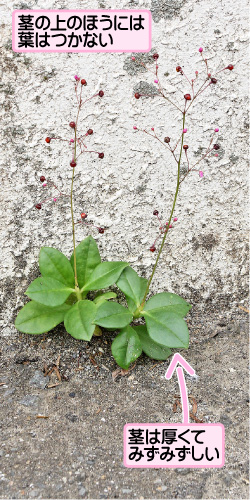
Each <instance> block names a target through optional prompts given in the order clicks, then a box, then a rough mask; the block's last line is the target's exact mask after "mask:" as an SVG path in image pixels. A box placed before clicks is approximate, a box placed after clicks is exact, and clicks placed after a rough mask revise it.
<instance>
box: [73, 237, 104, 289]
mask: <svg viewBox="0 0 250 500" xmlns="http://www.w3.org/2000/svg"><path fill="white" fill-rule="evenodd" d="M100 262H101V257H100V254H99V250H98V247H97V244H96V242H95V240H94V238H92V236H88V237H87V238H85V239H84V240H83V241H81V243H80V244H79V245H78V246H77V247H76V270H77V279H78V284H79V287H80V288H82V287H83V286H84V285H85V284H86V283H87V281H88V280H89V277H90V275H91V274H92V272H93V271H94V269H95V268H96V266H98V264H100ZM70 263H71V266H72V268H73V269H74V254H73V255H72V256H71V259H70Z"/></svg>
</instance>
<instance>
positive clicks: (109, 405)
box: [0, 0, 249, 499]
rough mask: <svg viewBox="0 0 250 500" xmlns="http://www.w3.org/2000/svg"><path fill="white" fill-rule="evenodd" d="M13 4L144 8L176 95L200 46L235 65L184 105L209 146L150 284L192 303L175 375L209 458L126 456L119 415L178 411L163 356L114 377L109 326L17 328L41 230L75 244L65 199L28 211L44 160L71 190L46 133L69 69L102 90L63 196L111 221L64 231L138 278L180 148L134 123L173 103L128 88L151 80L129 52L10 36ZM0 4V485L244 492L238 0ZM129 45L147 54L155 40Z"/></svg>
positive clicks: (174, 122)
mask: <svg viewBox="0 0 250 500" xmlns="http://www.w3.org/2000/svg"><path fill="white" fill-rule="evenodd" d="M25 8H26V9H43V8H51V9H52V8H53V9H56V8H67V9H73V8H81V9H91V8H92V9H94V8H95V9H97V8H107V9H110V8H120V9H122V8H124V9H128V8H132V9H137V8H142V9H143V8H146V9H151V11H152V17H153V33H152V35H153V36H152V51H151V53H152V52H154V51H157V52H158V53H159V55H160V57H159V71H160V78H161V82H162V85H163V86H164V88H165V89H166V91H167V92H168V95H169V96H170V98H171V99H172V100H174V101H175V102H178V103H182V100H183V94H184V93H186V92H188V91H189V88H188V82H187V81H186V80H185V79H183V78H181V77H180V75H178V74H177V73H176V71H175V67H176V66H177V65H178V64H180V65H182V66H183V68H184V69H185V72H186V73H187V74H188V75H189V76H190V77H191V78H192V75H194V71H195V70H198V71H199V74H201V73H202V71H204V64H203V63H202V62H201V58H200V55H199V53H198V50H197V49H198V47H199V46H201V45H202V46H203V47H204V52H205V53H206V55H207V57H208V62H209V65H210V67H212V68H214V71H215V70H216V71H217V70H218V69H220V68H221V67H225V66H227V65H228V64H229V63H232V64H234V65H235V69H234V71H232V72H229V71H227V72H223V73H220V74H219V75H218V84H217V85H216V86H210V87H209V89H208V91H207V92H206V93H205V92H204V94H202V96H200V98H199V99H197V102H196V105H194V107H193V112H192V115H190V117H189V118H188V119H187V124H186V126H187V128H188V134H187V136H186V137H187V140H188V141H189V145H190V148H189V151H190V161H192V162H194V160H196V159H197V158H199V155H200V154H201V153H202V152H203V151H204V148H206V147H207V145H208V143H209V140H210V136H211V130H213V129H214V127H215V126H218V127H219V128H220V132H219V137H218V139H217V140H218V142H219V143H220V145H221V149H220V151H219V156H218V157H217V158H214V157H212V158H210V159H207V160H205V161H204V162H203V165H202V170H203V171H204V178H203V179H200V178H199V176H198V173H197V172H196V173H194V174H192V175H190V176H189V177H188V178H187V180H186V181H185V182H183V184H182V186H181V192H180V197H179V200H178V203H177V207H176V210H175V215H176V216H177V217H178V223H176V225H175V227H174V229H173V230H172V232H171V233H170V235H169V240H168V244H167V246H166V249H165V251H164V255H163V257H162V259H161V264H160V266H159V268H158V270H157V273H156V276H155V279H154V282H153V286H152V292H154V293H156V292H157V291H164V290H168V291H172V292H175V293H178V294H180V295H182V296H183V297H184V298H186V299H187V300H188V301H189V302H190V303H191V304H192V305H193V309H192V312H191V313H190V314H189V316H188V324H189V327H190V338H191V341H190V347H189V350H188V351H185V352H182V354H183V355H184V356H185V358H186V359H187V361H188V362H189V363H190V364H191V365H192V366H193V367H194V369H195V370H196V373H197V374H198V376H199V378H198V379H197V380H196V381H195V382H193V381H192V380H190V379H187V388H188V392H189V395H190V410H191V409H192V404H193V403H192V401H193V399H192V398H194V399H195V401H196V403H197V413H196V418H198V419H200V420H202V421H204V422H221V423H223V424H224V426H225V431H226V462H225V466H224V467H223V468H221V469H210V470H209V469H201V470H192V469H172V470H167V469H161V470H160V469H152V470H150V469H139V470H133V469H127V468H125V467H124V466H123V462H122V454H123V448H122V446H123V444H122V432H123V426H124V425H125V424H126V423H127V422H178V421H181V412H180V408H179V407H178V406H177V411H175V410H176V405H175V403H176V400H177V397H176V396H178V395H179V389H178V384H177V381H176V380H175V379H173V380H171V382H166V380H165V379H164V374H165V372H166V369H167V367H168V365H169V361H167V362H164V363H155V362H154V361H152V360H149V359H148V358H146V357H141V358H140V359H139V360H138V362H137V364H136V366H135V367H134V369H133V370H132V371H131V372H130V373H129V374H127V375H125V376H119V377H118V378H117V379H116V380H115V381H113V379H112V372H113V371H114V370H115V369H116V364H115V362H114V359H113V358H112V357H111V355H110V343H111V340H112V338H113V337H114V335H115V334H114V333H112V334H111V333H109V332H105V336H104V337H103V338H95V339H94V340H92V341H91V344H90V345H88V344H87V343H85V342H78V341H76V340H74V339H73V338H70V337H69V335H67V334H66V333H65V331H64V329H63V327H61V326H59V327H57V328H56V329H55V331H53V332H50V333H49V334H48V335H45V336H37V337H31V336H27V335H22V334H19V333H18V332H17V331H16V330H15V328H14V320H15V317H16V315H17V312H18V311H19V309H20V308H21V306H22V305H23V304H24V303H25V302H26V298H25V295H24V292H25V290H26V289H27V286H28V284H29V283H30V281H31V280H32V279H34V278H36V277H37V276H38V273H39V271H38V254H39V249H40V247H41V246H43V245H49V246H54V247H56V248H58V249H59V250H61V251H63V252H64V253H65V254H66V255H68V256H70V255H71V252H72V241H71V239H72V238H71V232H70V210H69V204H68V201H65V200H67V198H65V199H61V200H60V201H58V202H56V203H54V204H53V203H52V202H49V203H47V204H46V205H44V206H43V209H42V210H40V211H35V210H34V209H33V206H34V204H35V203H37V202H39V201H40V200H42V199H44V197H45V196H46V195H45V194H44V193H45V192H44V190H43V188H42V186H41V183H40V182H39V177H40V176H41V175H45V176H46V177H47V178H50V179H51V180H52V181H53V182H55V183H56V185H58V186H59V187H60V189H62V190H63V192H65V193H67V194H68V193H69V190H70V176H71V171H69V166H68V163H69V160H70V159H71V158H70V153H69V150H68V149H67V145H66V146H64V144H66V143H59V142H57V141H55V142H53V145H47V144H46V143H45V141H44V138H45V137H46V136H48V135H50V136H53V134H54V136H56V137H58V136H61V137H65V138H67V139H69V138H70V135H69V127H68V123H69V122H70V121H71V120H73V119H75V115H76V105H75V104H76V103H75V96H74V90H73V77H74V75H75V74H79V75H80V76H81V77H82V78H85V79H86V80H87V82H88V86H87V87H86V88H85V89H86V92H88V93H89V94H88V95H92V93H93V92H94V91H95V90H96V89H98V90H99V89H100V88H102V89H103V90H104V92H105V95H104V97H103V99H101V100H100V99H99V100H92V101H90V102H89V103H88V105H87V106H86V108H84V110H83V111H82V116H81V121H80V123H81V127H82V130H83V133H85V131H86V130H87V129H88V128H90V127H91V128H93V130H94V134H93V136H92V138H91V141H90V145H91V147H92V146H93V149H95V150H98V151H99V150H100V151H104V153H105V157H104V159H103V160H99V159H98V158H96V156H91V155H85V156H86V157H84V159H83V157H82V158H81V167H80V168H79V169H78V171H77V174H76V184H75V186H76V187H75V199H74V202H75V210H76V214H80V212H82V211H83V210H84V211H87V212H88V220H89V221H91V222H93V224H95V225H97V226H104V227H106V228H107V230H106V231H105V233H104V235H100V234H98V232H97V231H95V230H94V229H88V228H86V227H85V228H84V227H80V228H79V229H78V231H77V235H76V238H77V242H80V241H81V239H83V238H84V237H85V236H87V235H88V234H92V235H93V236H94V237H95V238H96V240H97V241H98V245H99V247H100V252H101V255H102V257H103V259H106V260H126V261H128V262H130V264H131V265H132V266H133V267H134V268H135V269H136V270H137V271H138V272H139V273H140V274H141V275H142V276H145V277H148V276H149V274H150V270H151V269H152V266H153V263H154V259H155V256H154V255H153V254H151V252H149V250H148V249H149V247H150V245H151V244H152V243H153V241H154V239H155V237H156V236H157V229H158V226H157V222H156V220H155V218H154V217H153V216H152V212H153V210H154V209H156V208H157V209H158V210H159V213H160V214H161V216H162V218H163V220H167V217H168V214H169V210H170V207H171V203H172V199H173V192H174V189H175V182H176V179H175V164H174V163H173V161H172V157H171V156H170V155H168V154H167V152H166V151H164V150H163V148H162V147H161V145H160V144H159V143H157V142H154V141H153V139H151V138H150V137H148V136H147V135H145V134H140V133H134V131H133V126H134V125H137V126H138V127H140V128H145V127H148V128H150V127H154V128H155V130H156V131H157V134H158V135H159V136H160V137H161V138H164V137H165V136H166V135H169V136H171V138H177V137H178V136H179V133H180V130H181V116H180V115H179V113H178V112H177V111H176V110H175V109H173V108H172V107H171V105H168V104H167V103H166V105H165V103H164V102H163V101H161V100H160V99H159V98H158V97H154V98H152V99H151V98H148V99H139V100H136V99H134V96H133V94H134V92H135V91H138V90H140V91H142V89H146V90H149V91H150V89H151V91H152V92H151V91H150V93H153V87H154V82H153V76H152V75H150V73H147V72H145V71H144V70H143V67H140V68H138V66H133V65H132V63H131V56H130V54H53V53H51V54H48V53H47V54H42V53H36V54H17V53H14V52H13V51H12V48H11V36H12V33H11V13H12V11H13V10H14V9H25ZM1 13H2V16H1V32H2V39H1V70H2V75H1V87H0V90H1V102H2V112H1V113H2V115H1V116H2V126H1V144H2V152H1V173H2V176H1V177H2V180H1V188H2V189H1V263H2V306H3V307H2V310H3V312H2V330H1V341H0V342H1V345H0V364H1V374H0V384H1V385H0V391H1V395H2V398H1V401H2V402H1V407H0V412H1V427H2V429H1V441H2V447H1V451H0V455H1V472H0V496H1V498H61V499H63V498H122V499H124V498H138V499H143V498H159V499H161V498H210V499H212V498H228V499H238V498H242V499H245V498H248V495H249V491H248V485H249V479H248V408H249V393H248V375H247V366H248V349H247V344H248V328H247V324H248V312H247V311H248V305H247V296H248V286H247V283H248V248H247V235H248V220H247V214H248V210H247V191H248V164H247V162H248V150H247V137H248V129H249V122H248V105H247V102H248V101H247V99H248V97H247V96H248V93H247V89H248V87H247V69H246V64H247V61H246V53H247V45H248V31H249V27H248V13H247V3H246V2H245V0H242V2H240V5H239V8H236V6H235V2H233V0H227V1H226V0H222V1H221V2H217V1H215V0H210V1H209V2H208V0H200V1H194V0H191V1H177V0H176V1H171V0H169V1H166V2H165V1H162V2H160V1H156V0H152V2H151V1H147V0H138V1H125V0H123V1H122V2H119V4H118V2H113V1H110V2H106V1H104V0H103V1H102V2H97V1H94V2H90V1H89V0H88V1H76V2H72V1H68V2H60V1H54V2H53V3H50V2H46V1H45V2H41V0H37V1H29V2H27V3H24V2H23V3H22V2H11V1H9V0H7V1H6V2H2V3H1ZM138 57H141V61H142V62H145V63H146V64H148V62H149V60H150V59H149V58H150V54H144V55H140V56H138ZM79 164H80V161H79ZM182 168H183V169H184V170H183V171H185V168H186V165H185V162H184V164H183V166H182ZM49 196H50V195H49ZM79 352H80V353H81V356H80V357H79ZM59 354H60V365H59V371H60V374H61V377H62V380H61V381H59V380H58V378H57V377H56V372H55V370H54V371H53V372H52V373H51V374H50V376H49V377H44V374H43V369H44V363H45V364H46V365H47V366H51V367H53V364H54V363H56V361H57V359H58V356H59ZM53 385H54V387H50V386H53ZM39 415H40V416H44V417H48V418H37V416H39Z"/></svg>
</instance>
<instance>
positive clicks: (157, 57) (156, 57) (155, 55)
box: [153, 53, 159, 61]
mask: <svg viewBox="0 0 250 500" xmlns="http://www.w3.org/2000/svg"><path fill="white" fill-rule="evenodd" d="M153 58H154V60H155V61H157V59H159V54H157V53H155V54H154V55H153Z"/></svg>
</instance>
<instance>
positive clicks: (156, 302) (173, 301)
mask: <svg viewBox="0 0 250 500" xmlns="http://www.w3.org/2000/svg"><path fill="white" fill-rule="evenodd" d="M159 307H168V310H169V311H172V312H175V313H176V314H179V315H180V316H182V317H184V316H186V314H187V313H188V311H190V309H191V307H192V306H191V305H190V304H188V302H186V301H185V300H184V299H182V298H181V297H179V295H176V294H175V293H170V292H162V293H157V294H156V295H154V296H153V297H151V299H149V300H148V301H147V302H146V304H145V307H144V311H151V310H152V309H158V308H159Z"/></svg>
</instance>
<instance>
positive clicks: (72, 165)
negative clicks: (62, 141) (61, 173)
mask: <svg viewBox="0 0 250 500" xmlns="http://www.w3.org/2000/svg"><path fill="white" fill-rule="evenodd" d="M70 166H71V167H72V168H75V167H76V162H75V161H74V160H72V161H71V162H70Z"/></svg>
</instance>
